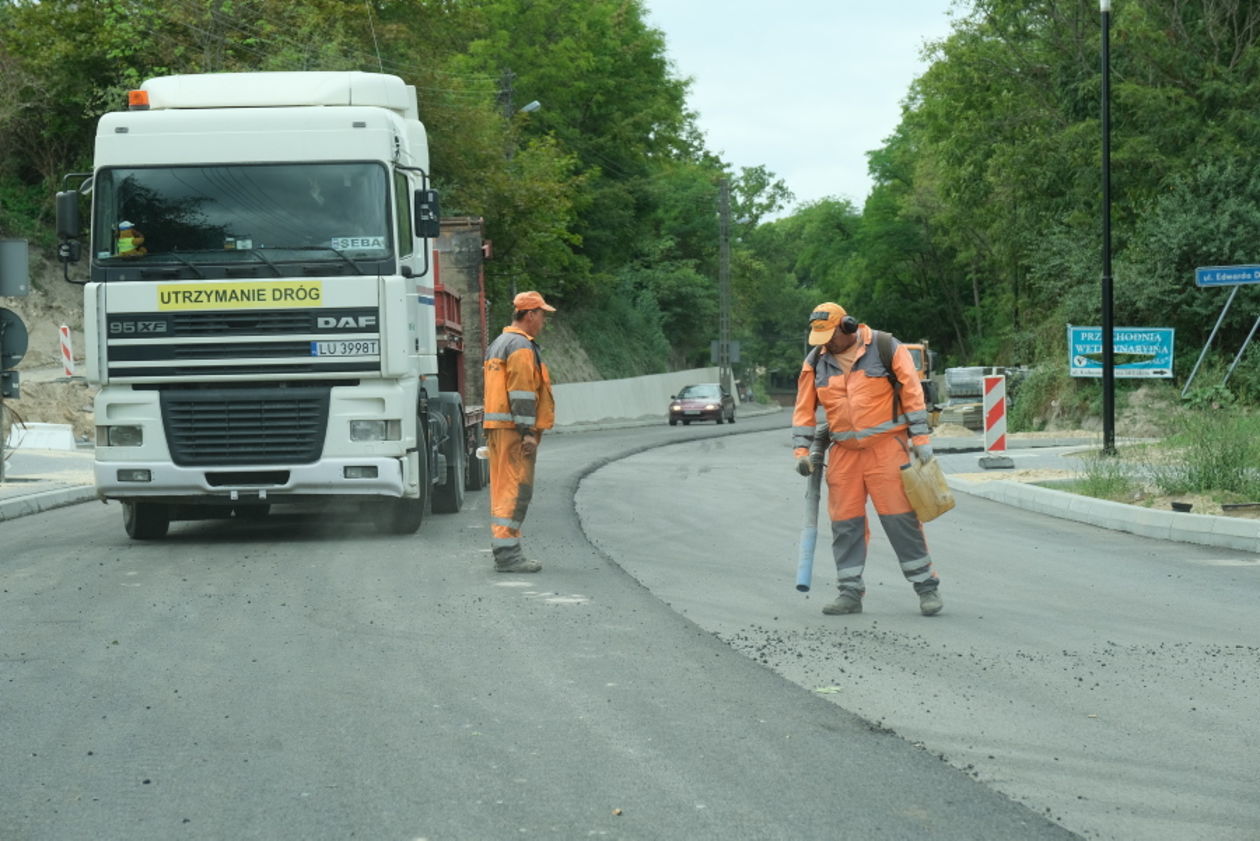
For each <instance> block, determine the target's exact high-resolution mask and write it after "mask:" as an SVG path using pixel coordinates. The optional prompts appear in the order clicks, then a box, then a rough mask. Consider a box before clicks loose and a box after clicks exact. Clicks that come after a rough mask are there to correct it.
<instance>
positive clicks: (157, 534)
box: [123, 502, 171, 540]
mask: <svg viewBox="0 0 1260 841" xmlns="http://www.w3.org/2000/svg"><path fill="white" fill-rule="evenodd" d="M123 527H124V528H126V529H127V536H128V537H130V538H131V539H132V540H160V539H162V538H163V537H166V531H167V529H169V528H170V527H171V511H170V509H169V508H167V506H166V505H165V504H164V503H161V502H124V503H123Z"/></svg>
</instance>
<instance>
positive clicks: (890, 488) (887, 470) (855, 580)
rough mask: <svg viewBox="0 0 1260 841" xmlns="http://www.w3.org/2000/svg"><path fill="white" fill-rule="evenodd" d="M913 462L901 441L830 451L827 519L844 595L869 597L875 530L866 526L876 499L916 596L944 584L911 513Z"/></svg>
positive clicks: (883, 438) (873, 442) (871, 442)
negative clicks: (907, 467) (905, 475)
mask: <svg viewBox="0 0 1260 841" xmlns="http://www.w3.org/2000/svg"><path fill="white" fill-rule="evenodd" d="M907 458H908V456H907V455H906V450H905V448H904V447H903V446H902V439H901V438H900V436H897V435H886V436H880V437H878V438H875V439H871V440H869V441H866V442H865V443H864V444H863V446H862V447H861V448H860V449H846V448H845V447H841V446H836V445H833V446H832V447H831V448H830V449H829V450H828V451H827V513H828V517H829V519H830V520H831V551H832V554H833V556H834V557H835V560H836V577H837V580H838V583H839V587H840V591H841V592H842V593H843V592H849V593H853V594H855V595H857V596H859V597H860V596H861V595H862V594H863V593H865V592H866V585H865V584H864V583H863V581H862V573H863V571H864V570H865V569H866V548H867V544H869V543H870V539H871V530H870V526H869V525H868V523H867V520H866V500H867V497H868V496H869V497H870V500H871V502H872V503H873V504H874V506H875V512H876V513H877V514H878V515H879V521H880V524H881V525H883V527H884V534H886V535H887V536H888V542H889V543H890V544H891V545H892V549H893V552H894V553H895V554H896V555H897V562H898V564H899V565H900V566H901V574H902V575H904V576H905V578H906V580H907V581H909V582H910V583H911V584H913V585H914V589H915V592H918V593H923V592H927V591H928V590H933V589H935V588H936V586H937V585H938V584H939V583H940V582H939V580H938V578H937V575H936V571H935V570H934V569H933V568H932V556H931V555H930V554H929V553H928V548H927V540H926V538H925V537H924V536H923V525H922V524H921V523H920V522H919V518H918V517H917V516H915V513H914V510H913V509H912V508H911V507H910V500H909V499H907V498H906V492H905V489H904V488H903V487H902V484H901V465H902V464H904V463H906V461H907Z"/></svg>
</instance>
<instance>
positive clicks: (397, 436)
mask: <svg viewBox="0 0 1260 841" xmlns="http://www.w3.org/2000/svg"><path fill="white" fill-rule="evenodd" d="M350 440H351V441H359V442H363V441H401V440H402V421H401V420H397V419H394V420H352V421H350Z"/></svg>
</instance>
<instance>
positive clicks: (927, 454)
mask: <svg viewBox="0 0 1260 841" xmlns="http://www.w3.org/2000/svg"><path fill="white" fill-rule="evenodd" d="M912 449H913V450H914V454H915V455H916V456H918V457H919V462H920V463H921V464H927V463H928V462H929V461H931V460H932V445H931V444H914V445H913V446H912Z"/></svg>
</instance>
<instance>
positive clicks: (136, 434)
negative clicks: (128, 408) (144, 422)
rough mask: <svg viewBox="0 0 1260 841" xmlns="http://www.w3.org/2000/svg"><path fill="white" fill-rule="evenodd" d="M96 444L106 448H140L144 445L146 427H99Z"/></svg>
mask: <svg viewBox="0 0 1260 841" xmlns="http://www.w3.org/2000/svg"><path fill="white" fill-rule="evenodd" d="M96 444H97V446H104V447H139V446H141V445H142V444H144V427H142V426H98V427H97V428H96Z"/></svg>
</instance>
